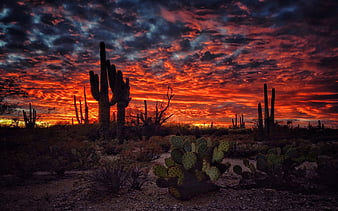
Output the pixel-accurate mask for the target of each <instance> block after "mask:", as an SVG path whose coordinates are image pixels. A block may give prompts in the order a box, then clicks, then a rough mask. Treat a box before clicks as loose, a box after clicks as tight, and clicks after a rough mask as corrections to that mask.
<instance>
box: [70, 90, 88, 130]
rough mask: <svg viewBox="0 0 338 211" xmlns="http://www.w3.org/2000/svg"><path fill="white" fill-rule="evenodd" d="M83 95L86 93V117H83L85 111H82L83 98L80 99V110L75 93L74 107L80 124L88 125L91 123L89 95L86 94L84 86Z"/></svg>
mask: <svg viewBox="0 0 338 211" xmlns="http://www.w3.org/2000/svg"><path fill="white" fill-rule="evenodd" d="M83 95H84V117H83V111H82V103H81V100H79V103H80V108H79V110H80V112H78V109H77V105H76V96H75V95H74V96H73V98H74V100H73V101H74V109H75V116H76V120H77V122H78V124H84V125H88V124H89V119H88V104H87V95H86V87H85V86H84V87H83ZM79 113H80V115H79Z"/></svg>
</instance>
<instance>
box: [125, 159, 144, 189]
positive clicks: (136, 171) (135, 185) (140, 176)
mask: <svg viewBox="0 0 338 211" xmlns="http://www.w3.org/2000/svg"><path fill="white" fill-rule="evenodd" d="M148 171H149V169H147V168H146V170H144V168H141V166H140V165H132V166H131V167H130V178H129V180H128V183H129V186H130V188H132V189H134V190H141V189H142V186H143V185H144V183H145V182H147V174H148Z"/></svg>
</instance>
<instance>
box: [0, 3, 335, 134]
mask: <svg viewBox="0 0 338 211" xmlns="http://www.w3.org/2000/svg"><path fill="white" fill-rule="evenodd" d="M337 4H338V3H337V2H336V1H333V0H328V1H326V2H318V1H315V0H308V1H306V3H304V1H302V0H299V1H290V2H289V1H287V2H285V1H273V2H269V1H262V0H260V1H258V0H257V1H255V0H253V1H246V0H239V1H229V2H227V1H219V0H213V1H208V2H205V1H194V2H193V3H192V2H191V1H175V0H172V1H166V2H158V1H151V0H145V1H142V2H140V1H136V0H127V1H119V0H116V1H113V0H112V1H107V2H106V3H105V4H104V5H102V4H100V3H98V2H96V1H90V2H89V1H88V2H86V1H74V2H69V1H57V2H56V3H39V2H37V1H26V0H22V1H17V2H15V1H12V2H5V3H4V6H3V8H2V11H0V20H1V23H0V26H1V29H2V32H1V37H2V39H1V41H0V46H1V48H2V52H1V53H0V55H1V57H0V67H1V68H0V72H1V76H2V78H3V79H6V78H15V79H16V80H17V82H18V83H19V84H20V87H21V89H23V90H24V91H26V92H27V93H28V98H20V97H8V98H6V99H5V100H6V102H9V103H16V104H17V105H18V107H19V108H20V109H19V110H18V112H19V113H17V112H15V113H13V114H11V115H2V116H0V119H1V118H14V117H17V118H21V119H22V114H21V112H22V111H21V110H22V109H27V108H28V103H29V102H31V103H32V104H33V107H34V108H36V110H37V113H38V117H39V121H43V122H48V123H53V124H54V123H57V122H68V123H70V122H71V119H72V118H74V121H75V112H74V107H73V95H76V96H77V98H79V99H82V100H83V86H86V94H87V100H88V105H89V115H90V121H91V122H94V121H95V120H97V116H98V115H97V102H96V101H95V100H94V99H93V97H92V96H91V93H90V84H89V75H88V72H89V71H90V70H93V71H95V72H96V73H99V70H100V67H99V42H100V41H104V42H105V43H106V48H107V59H109V60H110V61H111V63H114V64H115V65H116V67H117V69H118V70H122V72H123V74H124V77H129V79H130V85H131V97H132V101H131V102H130V105H129V107H127V115H128V114H130V115H135V114H136V112H140V111H143V100H147V101H148V103H149V110H150V111H152V110H153V109H154V103H155V102H156V101H157V100H161V99H163V96H164V95H165V93H166V89H167V87H168V86H170V87H172V88H173V91H174V94H175V97H174V98H173V99H172V103H171V106H170V109H169V110H168V113H169V114H174V117H173V118H171V119H170V121H169V122H180V123H191V124H204V123H205V124H206V125H208V124H209V125H210V123H211V122H213V123H214V125H229V124H230V123H231V118H234V116H235V114H236V113H237V114H242V113H244V118H245V120H246V121H247V122H248V124H249V122H252V121H253V120H254V119H257V104H258V103H259V102H261V103H262V106H263V84H264V83H267V84H268V89H269V96H270V94H271V88H276V105H275V106H276V114H275V117H276V119H277V120H279V121H283V122H284V124H286V123H285V122H286V121H287V120H294V121H295V123H294V124H298V123H297V121H296V120H300V122H307V121H310V122H311V123H312V124H313V125H315V122H316V121H317V120H321V121H322V122H323V123H324V124H325V125H327V126H329V127H334V128H337V126H338V114H337V113H338V112H337V107H338V106H337V105H338V93H337V87H338V86H337V83H338V80H337V73H336V68H337V67H338V62H337V61H338V47H337V37H338V30H337V28H336V27H335V26H336V25H337V24H338V21H337V19H338V18H337V16H336V15H335V14H336V13H337V12H338V11H337V10H338V9H337V8H338V7H337V6H338V5H337ZM114 110H116V108H115V107H114V108H112V112H113V111H114ZM302 124H303V123H302ZM305 124H306V123H305ZM305 124H303V125H305Z"/></svg>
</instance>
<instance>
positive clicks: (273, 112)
mask: <svg viewBox="0 0 338 211" xmlns="http://www.w3.org/2000/svg"><path fill="white" fill-rule="evenodd" d="M275 92H276V90H275V88H272V90H271V114H270V129H273V128H274V127H275V98H276V96H275V94H276V93H275Z"/></svg>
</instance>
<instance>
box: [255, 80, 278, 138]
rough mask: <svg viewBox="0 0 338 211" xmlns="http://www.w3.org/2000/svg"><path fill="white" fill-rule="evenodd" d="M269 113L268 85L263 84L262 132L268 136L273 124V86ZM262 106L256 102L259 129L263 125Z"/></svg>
mask: <svg viewBox="0 0 338 211" xmlns="http://www.w3.org/2000/svg"><path fill="white" fill-rule="evenodd" d="M271 92H272V94H271V113H270V115H269V99H268V86H267V84H264V132H265V135H267V136H269V134H270V132H271V130H272V129H273V128H274V125H275V123H274V122H275V98H276V96H275V92H276V91H275V88H272V90H271ZM262 118H263V117H262V107H261V104H260V103H259V104H258V128H259V130H261V128H262V127H263V126H262V125H263V120H262Z"/></svg>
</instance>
